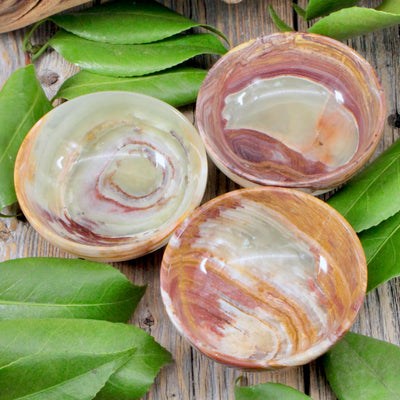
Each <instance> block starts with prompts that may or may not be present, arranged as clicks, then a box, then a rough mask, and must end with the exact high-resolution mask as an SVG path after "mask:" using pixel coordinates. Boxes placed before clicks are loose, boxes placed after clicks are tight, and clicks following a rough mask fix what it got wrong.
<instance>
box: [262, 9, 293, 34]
mask: <svg viewBox="0 0 400 400" xmlns="http://www.w3.org/2000/svg"><path fill="white" fill-rule="evenodd" d="M268 10H269V15H270V16H271V18H272V21H274V24H275V25H276V26H277V28H278V29H279V30H280V31H281V32H291V31H293V30H294V29H293V28H292V27H290V26H289V25H287V24H286V23H285V22H283V21H282V19H281V18H280V17H279V16H278V14H277V13H276V12H275V10H274V7H272V6H268Z"/></svg>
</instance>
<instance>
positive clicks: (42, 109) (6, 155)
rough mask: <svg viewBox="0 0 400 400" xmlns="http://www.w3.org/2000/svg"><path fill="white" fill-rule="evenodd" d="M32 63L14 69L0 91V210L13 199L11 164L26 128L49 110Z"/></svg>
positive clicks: (11, 202) (14, 198) (14, 197)
mask: <svg viewBox="0 0 400 400" xmlns="http://www.w3.org/2000/svg"><path fill="white" fill-rule="evenodd" d="M51 108H52V107H51V104H50V102H49V101H48V100H47V97H46V95H45V94H44V92H43V89H42V87H41V86H40V83H39V82H38V80H37V79H36V76H35V70H34V68H33V65H28V66H27V67H25V68H21V69H18V70H17V71H15V72H14V73H13V74H12V75H11V77H10V78H9V79H8V81H7V82H6V84H5V85H4V87H3V89H2V90H1V92H0V210H2V209H3V208H4V207H6V206H9V205H11V204H13V203H15V202H16V201H17V197H16V195H15V190H14V164H15V158H16V156H17V153H18V150H19V147H20V145H21V143H22V141H23V139H24V138H25V136H26V134H27V133H28V131H29V130H30V129H31V128H32V126H33V125H34V124H35V123H36V121H38V120H39V119H40V118H41V117H42V116H43V115H44V114H46V113H47V112H48V111H50V110H51Z"/></svg>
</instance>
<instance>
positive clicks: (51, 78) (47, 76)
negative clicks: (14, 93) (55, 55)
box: [39, 71, 60, 86]
mask: <svg viewBox="0 0 400 400" xmlns="http://www.w3.org/2000/svg"><path fill="white" fill-rule="evenodd" d="M59 78H60V76H59V75H58V74H57V73H56V72H53V71H48V72H46V73H44V74H43V75H41V76H40V77H39V80H40V83H41V84H42V85H46V86H51V85H54V84H55V83H56V82H58V79H59Z"/></svg>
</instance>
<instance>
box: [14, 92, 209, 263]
mask: <svg viewBox="0 0 400 400" xmlns="http://www.w3.org/2000/svg"><path fill="white" fill-rule="evenodd" d="M121 94H122V95H125V96H129V97H133V98H139V99H140V98H142V99H147V100H149V101H152V102H153V103H154V104H159V105H160V106H161V107H164V108H165V109H166V110H168V112H170V113H171V114H173V115H174V116H175V117H176V118H177V119H179V120H181V121H182V122H183V124H184V125H185V127H186V128H185V129H184V130H182V133H184V134H185V135H186V134H187V131H188V130H190V131H192V133H193V134H194V133H197V135H198V136H199V141H198V144H200V145H202V146H201V147H198V145H197V144H196V146H195V147H196V151H197V152H198V154H199V161H200V168H199V171H200V173H199V174H198V175H197V177H198V182H197V185H196V186H195V188H196V190H195V192H194V194H193V196H192V197H191V199H190V203H189V205H188V207H187V209H186V210H184V212H183V213H181V215H180V216H179V218H177V219H176V220H175V221H173V222H171V223H170V224H169V225H167V226H166V227H165V228H164V229H163V230H161V231H160V230H159V227H158V228H155V229H153V231H154V234H153V235H152V236H151V237H148V238H145V239H139V240H138V239H135V236H132V237H129V241H128V242H123V243H120V244H111V245H96V244H93V245H91V244H84V243H79V242H76V241H73V240H72V239H69V238H65V237H63V236H61V235H59V234H58V233H57V232H55V231H54V230H53V229H50V228H49V227H48V226H47V225H46V224H43V223H41V222H42V218H38V217H37V215H36V214H35V213H33V212H32V210H31V208H30V207H29V205H28V204H27V202H26V201H25V194H24V189H23V186H24V184H23V183H22V182H23V180H24V176H23V174H22V175H21V172H22V171H23V166H24V164H25V163H26V154H27V153H28V154H29V153H30V149H29V147H31V146H32V144H33V143H34V141H35V139H36V138H37V136H38V135H39V134H40V129H39V128H40V126H41V125H42V124H43V123H45V122H46V120H47V119H48V118H49V115H51V113H52V112H53V111H54V110H58V109H59V107H62V106H63V105H64V104H69V105H70V106H71V103H72V102H77V103H79V102H81V101H83V100H82V98H84V99H86V98H87V97H95V96H103V95H106V96H110V95H111V96H114V95H115V96H119V95H121ZM91 111H92V110H91ZM148 113H149V117H150V116H151V115H150V114H151V110H149V111H148ZM149 120H151V118H149ZM207 174H208V163H207V155H206V150H205V147H204V143H203V142H202V140H201V137H200V135H199V133H198V131H197V129H196V127H195V126H194V125H193V124H192V123H191V122H190V120H189V119H188V118H187V117H186V116H185V115H183V113H181V112H180V111H179V110H177V109H176V108H175V107H173V106H171V105H170V104H168V103H166V102H164V101H162V100H160V99H157V98H155V97H152V96H149V95H145V94H142V93H137V92H129V91H120V90H116V91H99V92H94V93H90V94H85V95H82V96H78V97H76V98H74V99H72V100H69V101H67V102H64V103H62V104H60V105H59V106H57V107H55V108H53V109H52V110H50V111H49V112H47V113H46V114H45V115H44V116H42V117H41V118H40V119H39V120H38V121H37V122H36V123H35V124H34V125H33V127H32V128H31V129H30V130H29V132H28V134H27V135H26V136H25V138H24V140H23V142H22V144H21V146H20V148H19V150H18V153H17V157H16V159H15V166H14V186H15V192H16V196H17V199H18V203H19V205H20V207H21V210H22V212H23V214H24V216H25V217H26V219H27V220H28V222H29V223H30V224H31V225H32V227H33V228H34V229H35V230H36V231H37V232H38V233H39V234H40V235H41V236H42V237H43V238H44V239H46V240H47V241H48V242H50V243H51V244H53V245H54V246H56V247H58V248H60V249H61V250H63V251H66V252H68V253H70V254H74V255H76V256H79V257H83V258H86V259H89V260H94V261H126V260H131V259H134V258H137V257H140V256H142V255H145V254H148V253H151V252H153V251H155V250H157V249H159V248H160V247H162V246H164V245H165V244H166V243H167V242H168V240H169V237H170V236H171V235H172V233H173V231H174V230H175V229H176V228H177V226H179V225H180V224H181V222H182V221H183V220H184V219H185V218H186V217H187V216H188V215H189V214H190V213H191V212H192V211H193V209H195V208H196V206H197V205H198V204H200V202H201V200H202V198H203V197H204V193H205V189H206V185H207ZM144 249H148V250H146V251H144ZM116 251H121V253H120V255H114V256H110V253H112V252H116Z"/></svg>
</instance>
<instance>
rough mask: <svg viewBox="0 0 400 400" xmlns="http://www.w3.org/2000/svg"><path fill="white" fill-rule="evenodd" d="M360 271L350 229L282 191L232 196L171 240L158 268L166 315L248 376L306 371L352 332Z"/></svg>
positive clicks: (322, 206)
mask: <svg viewBox="0 0 400 400" xmlns="http://www.w3.org/2000/svg"><path fill="white" fill-rule="evenodd" d="M366 281H367V276H366V263H365V257H364V253H363V251H362V248H361V245H360V243H359V241H358V238H357V236H356V234H355V233H354V231H353V230H352V229H351V227H350V226H349V225H348V223H347V222H346V221H345V220H344V219H343V217H341V216H340V215H339V214H338V213H337V212H336V211H335V210H333V209H332V208H331V207H330V206H328V205H327V204H326V203H323V202H322V201H320V200H318V199H316V198H314V197H312V196H311V195H308V194H305V193H303V192H299V191H295V190H292V189H283V188H252V189H242V190H239V191H234V192H230V193H228V194H225V195H223V196H220V197H218V198H216V199H214V200H211V201H209V202H208V203H206V204H205V205H203V206H202V207H200V208H199V209H197V210H196V211H195V212H194V213H193V214H192V215H191V216H190V217H189V218H188V219H187V220H186V221H185V222H184V223H183V224H182V225H181V226H180V227H179V228H178V229H177V230H176V232H175V233H174V235H173V236H172V238H171V240H170V242H169V244H168V246H167V249H166V251H165V253H164V258H163V261H162V267H161V292H162V298H163V301H164V304H165V306H166V310H167V313H168V315H169V317H170V319H171V320H172V322H173V323H174V324H175V326H176V328H177V329H178V331H179V332H180V333H181V334H183V336H184V337H186V338H187V339H188V340H189V341H190V343H191V344H192V345H194V346H195V347H197V348H198V349H199V350H200V351H202V352H203V353H205V354H206V355H208V356H210V357H211V358H213V359H214V360H216V361H219V362H222V363H226V364H228V365H231V366H235V367H241V368H250V369H253V368H254V369H275V368H282V367H291V366H296V365H301V364H305V363H307V362H309V361H311V360H313V359H315V358H317V357H318V356H319V355H321V354H323V353H324V352H325V351H327V350H328V349H329V348H330V347H331V346H332V345H333V344H334V343H335V342H336V341H337V340H338V339H339V338H340V337H341V336H342V335H343V334H344V333H345V332H346V331H347V330H348V329H349V328H350V326H351V325H352V323H353V321H354V320H355V318H356V316H357V314H358V311H359V309H360V307H361V305H362V303H363V300H364V296H365V290H366Z"/></svg>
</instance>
